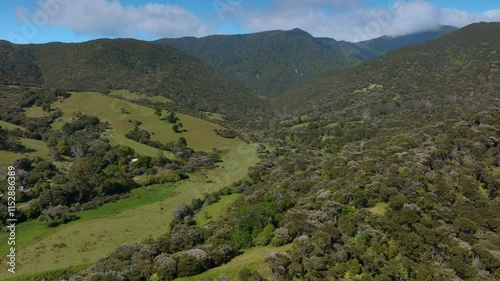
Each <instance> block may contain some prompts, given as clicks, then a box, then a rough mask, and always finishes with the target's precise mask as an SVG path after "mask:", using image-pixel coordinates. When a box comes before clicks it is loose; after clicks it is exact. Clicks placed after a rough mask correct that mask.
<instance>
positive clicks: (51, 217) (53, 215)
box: [38, 205, 80, 227]
mask: <svg viewBox="0 0 500 281" xmlns="http://www.w3.org/2000/svg"><path fill="white" fill-rule="evenodd" d="M79 218H80V217H78V216H77V215H75V214H72V213H71V210H70V209H69V207H67V206H62V205H59V206H56V207H51V208H48V209H46V210H44V211H42V215H41V216H40V217H39V218H38V219H39V220H40V221H41V222H42V223H43V224H45V225H46V226H48V227H56V226H59V225H61V224H65V223H68V222H70V221H73V220H77V219H79Z"/></svg>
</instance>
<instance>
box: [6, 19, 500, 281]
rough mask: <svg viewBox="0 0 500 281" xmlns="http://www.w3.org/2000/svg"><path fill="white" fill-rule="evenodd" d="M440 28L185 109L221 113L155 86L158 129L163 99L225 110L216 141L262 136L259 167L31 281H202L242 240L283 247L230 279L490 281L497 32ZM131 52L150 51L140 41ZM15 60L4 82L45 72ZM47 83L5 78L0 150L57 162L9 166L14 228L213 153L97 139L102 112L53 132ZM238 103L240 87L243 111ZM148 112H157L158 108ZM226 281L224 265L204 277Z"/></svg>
mask: <svg viewBox="0 0 500 281" xmlns="http://www.w3.org/2000/svg"><path fill="white" fill-rule="evenodd" d="M295 32H298V31H295ZM443 33H446V35H443ZM273 34H274V33H270V34H264V35H265V36H271V35H273ZM441 35H442V36H441ZM259 36H263V34H259ZM276 36H278V38H282V37H283V36H287V35H286V34H285V35H284V34H283V33H281V32H280V33H279V34H278V35H276ZM288 36H291V35H290V34H288ZM301 36H306V35H304V34H302V33H301ZM436 37H440V38H438V39H435V40H431V41H429V42H426V43H424V44H420V45H416V46H410V47H406V48H402V49H398V50H395V51H393V52H390V53H388V54H387V55H384V56H381V57H377V58H374V59H372V60H370V61H368V62H365V63H362V64H353V65H351V67H349V68H348V69H346V70H343V71H340V69H336V70H335V71H334V72H337V71H339V72H338V73H335V74H331V75H321V76H320V77H317V78H315V79H311V80H309V81H304V83H297V84H296V85H295V86H294V87H292V88H290V89H287V91H286V92H285V93H283V94H282V95H280V96H279V97H275V98H271V99H263V98H259V96H258V95H256V94H255V92H252V91H249V90H244V89H245V88H244V87H239V86H234V87H237V89H238V92H237V93H236V94H234V95H233V94H228V93H225V94H224V96H220V97H219V99H213V100H210V99H211V96H207V95H200V96H197V98H199V99H200V100H202V101H201V102H199V103H196V104H197V105H205V104H207V105H208V104H211V103H213V102H214V103H221V105H220V107H217V108H224V109H225V111H222V110H221V111H219V110H216V109H215V108H207V107H204V106H201V107H199V108H197V107H192V106H190V105H189V104H185V102H183V101H179V99H175V97H174V96H172V95H166V96H168V97H169V98H172V99H173V100H174V101H176V102H177V101H179V102H178V103H177V104H176V105H164V106H165V108H164V109H166V110H169V113H168V115H166V117H165V118H164V120H163V119H162V122H165V123H166V124H168V128H169V130H170V127H171V128H172V129H171V131H172V133H173V134H179V133H180V132H182V131H183V130H184V128H183V127H184V126H185V125H183V124H182V123H181V122H180V121H179V120H178V118H177V117H176V114H175V112H174V109H175V110H177V109H183V110H184V111H185V112H190V113H192V112H197V113H200V112H201V111H211V112H214V113H217V112H223V113H226V114H228V115H229V117H228V118H227V119H222V120H220V121H219V122H220V123H221V124H224V125H225V126H226V127H225V128H224V129H220V130H219V129H218V130H216V131H215V133H216V134H217V136H219V137H224V138H227V139H236V138H240V139H244V140H245V141H250V142H254V143H256V147H257V152H258V154H259V158H260V161H259V163H258V164H257V165H255V166H254V167H252V168H250V169H249V171H248V176H247V177H245V178H244V179H242V180H239V181H237V182H234V183H233V184H231V185H229V186H221V187H220V189H219V190H218V191H216V192H212V193H207V194H204V196H203V197H202V198H195V199H193V200H192V201H191V203H190V204H181V205H180V206H178V207H177V208H175V210H174V211H173V213H172V217H173V220H172V221H171V222H170V224H169V226H168V227H166V228H165V229H163V230H162V231H163V233H164V235H162V236H161V237H152V238H150V239H147V240H144V241H142V242H140V243H132V244H125V245H122V246H120V247H119V248H117V249H116V250H115V251H113V252H111V253H109V254H108V255H106V256H104V257H102V258H101V259H100V260H99V261H97V262H96V263H95V264H92V265H91V266H89V267H87V268H85V269H83V270H80V269H67V270H59V271H54V272H48V273H42V274H39V275H37V276H33V277H30V278H27V280H69V281H84V280H92V281H98V280H110V281H111V280H124V281H128V280H131V281H132V280H133V281H142V280H144V281H148V280H150V281H154V280H174V279H176V278H183V277H190V276H191V277H192V278H197V277H198V276H201V275H198V274H203V273H204V272H207V271H208V270H210V269H214V268H218V267H221V266H224V265H226V264H229V263H230V262H231V261H232V260H234V259H236V258H237V257H239V256H244V255H245V253H247V251H248V250H250V249H254V248H258V247H283V246H289V247H288V250H283V251H275V252H272V253H271V254H269V255H266V256H262V257H259V260H260V261H261V262H264V263H265V265H266V268H267V269H268V273H269V274H267V275H266V274H264V273H262V271H259V270H258V268H255V267H252V266H251V265H248V266H246V265H245V266H246V267H244V268H242V269H241V270H239V272H238V274H237V276H236V277H235V278H236V280H242V281H247V280H262V281H264V280H275V281H288V280H290V281H291V280H380V281H382V280H443V281H444V280H499V279H500V199H499V198H500V197H499V196H500V131H499V130H500V98H499V92H500V84H499V82H498V81H500V43H499V42H500V24H498V23H479V24H473V25H470V26H467V27H465V28H463V29H461V30H458V31H455V32H452V33H450V32H444V31H443V32H442V33H439V36H437V35H436ZM212 39H213V40H216V39H217V38H212ZM212 39H210V40H212ZM237 39H239V40H242V38H239V37H238V38H237ZM183 40H185V41H186V42H187V41H189V40H190V39H183ZM205 40H209V39H205ZM315 42H318V41H315ZM129 43H131V44H132V45H134V44H136V43H134V42H132V41H131V42H129ZM90 44H97V45H99V44H103V45H104V44H118V45H119V46H122V45H121V44H123V45H124V46H125V45H127V44H125V41H117V42H113V41H111V42H108V41H105V42H99V41H97V42H92V43H86V44H84V46H85V47H89V46H92V45H90ZM137 44H138V43H137ZM144 44H146V43H144ZM242 44H243V43H242ZM373 44H376V43H373ZM384 44H385V43H384ZM382 45H383V44H382ZM0 46H2V44H0ZM3 46H7V47H5V48H7V49H8V48H11V47H12V46H11V47H8V46H9V45H8V44H3ZM55 46H56V45H54V46H52V47H51V48H54V47H55ZM372 46H373V45H372ZM44 48H47V49H45V52H48V51H49V50H50V48H48V47H44ZM81 48H83V47H81ZM123 48H125V47H123ZM127 48H128V47H127ZM148 48H151V49H152V50H153V51H152V53H151V60H153V59H154V56H155V55H156V54H157V53H156V52H160V51H159V50H162V48H167V49H166V50H168V52H173V51H172V50H173V49H170V48H169V47H164V46H160V45H158V44H157V43H151V46H148V47H145V50H147V49H148ZM339 48H340V47H339ZM9 50H10V49H9ZM19 50H21V54H26V53H22V52H28V51H26V50H23V49H22V48H20V49H19ZM42 50H43V48H42ZM40 52H41V51H40ZM89 52H90V51H89ZM33 54H37V53H36V52H35V53H33ZM38 54H40V53H38ZM140 54H141V56H143V57H146V58H148V57H149V56H148V52H146V51H144V53H140ZM179 54H182V55H183V56H186V57H187V58H189V60H190V61H192V62H193V63H198V59H195V58H192V57H190V56H189V55H186V54H184V53H179ZM179 56H180V55H179ZM27 57H29V56H28V55H25V56H21V57H19V58H18V57H16V56H12V59H16V60H20V61H21V62H22V63H16V65H19V67H18V68H15V69H12V68H9V69H10V70H9V71H11V72H10V73H11V74H9V75H10V76H6V77H10V78H8V79H12V77H17V76H18V77H22V75H21V74H19V73H24V72H26V68H28V69H32V73H33V76H30V78H29V79H27V80H25V81H21V80H19V81H20V82H19V83H26V85H28V84H29V83H32V84H37V83H40V78H39V77H40V75H42V76H41V77H42V79H43V81H47V80H46V79H47V78H46V77H50V75H48V74H47V73H48V71H50V69H53V68H52V67H46V66H44V64H43V63H42V62H43V61H42V59H41V58H39V59H38V60H37V61H38V62H39V63H38V64H37V65H40V67H41V68H38V67H35V66H34V65H33V64H32V63H31V62H30V61H29V60H28V59H27ZM183 58H184V57H183ZM179 59H182V58H179ZM205 59H206V58H205ZM320 59H321V58H320ZM127 61H128V62H133V61H134V60H133V59H129V60H127ZM9 63H10V62H9ZM9 63H7V65H8V64H9ZM256 63H258V61H256ZM200 64H201V63H200ZM44 67H46V68H44ZM203 67H205V66H203ZM37 69H38V70H37ZM39 69H41V70H39ZM60 69H62V68H60ZM128 69H133V67H132V66H130V68H128ZM141 69H142V68H141ZM207 69H208V67H207ZM4 71H5V72H6V71H7V70H4ZM209 73H211V75H214V76H213V77H218V75H219V74H215V72H212V70H209ZM16 75H17V76H16ZM20 75H21V76H20ZM46 75H48V76H46ZM199 77H200V76H196V77H194V79H198V78H199ZM6 79H7V78H6ZM75 79H76V78H75ZM199 79H201V78H199ZM221 79H227V78H221ZM236 80H237V79H236ZM9 81H13V80H9ZM51 81H52V82H50V83H54V84H50V83H49V84H45V83H46V82H44V83H42V84H39V85H42V86H43V87H40V88H33V87H27V86H26V87H21V88H12V87H8V86H2V88H0V90H1V93H2V96H1V98H2V99H5V100H8V101H9V102H8V103H5V104H9V105H10V106H6V107H3V108H2V109H1V112H0V119H1V120H3V121H6V122H9V123H11V124H16V125H19V126H22V127H24V128H28V129H27V130H26V131H21V130H12V129H5V128H2V129H1V130H2V132H4V134H2V138H1V139H0V146H1V147H0V148H1V149H2V150H5V151H16V150H19V151H22V150H24V149H26V147H23V145H22V144H21V143H20V142H19V139H18V138H20V137H23V138H29V139H38V140H43V141H44V142H45V143H47V146H48V147H49V148H50V157H51V159H52V160H46V159H19V160H17V161H16V162H15V163H14V165H15V166H16V167H17V168H18V169H21V170H23V171H25V173H24V174H23V177H22V179H21V180H22V181H23V183H25V185H27V186H32V189H31V191H30V192H28V193H25V195H24V196H26V198H24V199H23V201H28V200H31V199H36V202H37V203H36V204H31V205H30V208H28V209H26V210H23V216H24V218H23V219H24V220H29V219H39V220H41V221H43V222H44V223H46V225H47V226H48V227H56V226H58V225H60V224H64V223H68V222H70V221H72V220H77V219H78V217H76V216H74V215H73V211H75V210H76V209H77V208H78V209H81V208H97V207H98V206H102V205H103V204H106V203H108V202H112V201H118V200H121V199H123V198H125V197H126V196H129V195H130V190H133V189H136V188H139V186H148V185H150V184H162V183H163V184H164V183H172V182H178V181H182V180H185V179H186V178H187V177H189V175H190V173H192V172H194V171H197V170H201V169H206V170H210V169H213V168H215V167H216V165H217V163H219V162H220V159H221V158H220V157H221V155H220V153H219V151H217V150H213V151H212V152H206V151H196V150H194V149H192V148H190V147H189V145H190V143H189V139H188V140H186V139H184V138H181V137H179V138H178V140H177V141H171V142H159V141H157V140H154V139H153V136H152V133H151V132H149V131H148V130H147V129H145V128H144V125H145V124H142V123H141V122H137V121H136V122H134V121H133V120H130V122H132V123H133V130H131V131H129V132H128V133H127V134H126V138H127V139H129V140H132V141H135V142H138V143H141V144H144V145H147V146H150V147H154V148H155V149H158V155H157V156H156V157H151V156H144V155H140V154H139V153H137V152H135V151H134V150H133V149H131V148H130V147H126V146H112V145H110V144H109V141H107V140H106V139H105V138H102V134H104V133H105V132H106V131H107V130H108V129H109V126H110V125H109V123H107V122H106V121H104V120H100V119H99V118H98V117H96V116H90V115H86V114H79V115H77V116H75V117H74V118H75V120H74V122H71V123H66V124H65V125H63V126H62V127H61V130H59V131H54V130H50V124H52V123H53V122H54V120H56V119H57V118H60V116H61V113H60V112H58V111H57V110H52V111H51V110H50V104H53V103H54V102H58V101H63V100H65V99H68V98H69V97H70V95H71V94H70V93H69V91H66V90H60V89H59V90H58V89H53V86H54V85H57V84H58V82H57V81H54V80H51ZM204 81H205V80H199V81H198V82H199V84H198V85H203V83H204ZM223 81H225V80H223ZM227 81H229V80H227ZM132 82H133V81H131V82H130V83H132ZM212 82H213V83H214V85H219V84H217V83H218V81H214V80H212ZM216 82H217V83H216ZM240 82H241V81H240ZM68 83H69V82H68ZM228 83H229V82H228ZM232 83H235V82H230V84H223V85H233V84H232ZM243 84H244V83H243ZM130 85H131V87H132V84H130ZM196 85H197V84H195V85H190V86H193V87H196ZM234 85H236V84H234ZM63 86H64V87H70V85H66V84H65V85H63ZM101 86H104V85H101ZM244 86H248V85H244ZM228 87H229V86H228ZM231 87H232V86H231ZM215 89H219V88H215ZM227 89H228V88H222V89H221V91H225V90H227ZM96 90H99V89H96ZM280 90H282V89H280ZM240 91H243V92H240ZM191 93H192V94H193V95H196V93H197V92H196V90H193V91H192V92H191ZM210 93H212V94H214V95H215V93H216V90H214V92H210ZM241 95H247V96H246V97H245V98H243V99H242V101H241V103H239V101H238V99H239V98H240V97H241ZM20 97H22V98H20ZM226 97H227V99H226ZM205 99H209V100H210V101H204V100H205ZM181 100H182V99H181ZM234 103H236V104H234ZM32 105H38V106H44V108H46V109H47V111H48V113H47V115H46V116H45V117H42V118H33V117H28V116H26V115H23V114H21V115H18V114H15V113H16V112H23V111H24V110H25V108H28V107H30V106H32ZM193 108H196V110H195V109H193ZM209 109H210V110H209ZM153 110H154V114H156V113H157V112H158V113H159V115H161V114H162V112H161V110H162V109H160V108H158V109H151V111H153ZM124 114H126V113H124ZM193 114H194V113H193ZM60 159H66V160H68V161H71V162H72V165H71V167H70V168H69V169H67V171H66V170H60V169H59V168H57V167H56V166H55V165H54V164H53V163H52V161H56V160H60ZM132 161H133V162H132ZM137 177H139V178H141V179H142V180H141V181H137ZM231 195H240V196H239V197H238V199H237V200H236V201H235V202H233V203H232V204H230V206H229V207H228V208H227V210H223V214H222V215H221V216H220V217H218V218H216V219H213V220H212V221H210V223H208V224H204V225H201V224H199V221H198V220H197V219H196V217H197V216H199V215H200V214H202V212H203V210H204V209H205V208H207V207H209V206H211V205H214V204H217V203H218V202H220V201H221V200H222V198H223V197H225V196H231ZM4 212H5V210H3V212H2V219H4V220H5V219H6V216H5V214H3V213H4ZM199 279H203V280H212V279H211V278H208V277H200V278H199ZM228 279H229V278H228V277H227V276H226V275H225V274H224V272H222V273H221V274H220V276H218V277H216V280H228ZM195 280H196V279H195Z"/></svg>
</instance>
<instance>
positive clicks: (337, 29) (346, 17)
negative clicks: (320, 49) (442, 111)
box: [0, 0, 500, 43]
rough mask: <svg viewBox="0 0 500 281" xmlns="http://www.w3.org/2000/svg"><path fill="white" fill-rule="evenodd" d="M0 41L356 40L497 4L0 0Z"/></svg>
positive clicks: (498, 14) (482, 15) (485, 0)
mask: <svg viewBox="0 0 500 281" xmlns="http://www.w3.org/2000/svg"><path fill="white" fill-rule="evenodd" d="M0 21H1V24H0V38H1V39H4V40H9V41H12V42H15V43H45V42H51V41H61V42H81V41H87V40H91V39H95V38H101V37H107V38H117V37H131V38H137V39H142V40H154V39H158V38H164V37H182V36H197V37H201V36H206V35H210V34H236V33H250V32H259V31H265V30H274V29H284V30H288V29H293V28H295V27H298V28H301V29H304V30H306V31H307V32H309V33H311V34H312V35H314V36H324V37H332V38H335V39H338V40H346V41H361V40H367V39H371V38H375V37H379V36H382V35H391V36H398V35H404V34H409V33H412V32H418V31H421V30H426V29H432V28H435V27H437V26H439V25H453V26H456V27H463V26H465V25H468V24H470V23H473V22H478V21H500V1H498V0H479V1H478V0H475V1H471V0H454V1H448V0H446V1H445V0H389V1H382V0H192V1H187V0H141V1H133V0H18V1H7V0H3V1H0Z"/></svg>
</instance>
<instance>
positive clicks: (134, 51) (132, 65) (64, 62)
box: [0, 39, 263, 113]
mask: <svg viewBox="0 0 500 281" xmlns="http://www.w3.org/2000/svg"><path fill="white" fill-rule="evenodd" d="M0 47H1V50H2V51H3V52H4V53H5V56H1V57H2V59H4V58H7V61H6V63H4V64H0V66H1V69H0V81H4V82H3V83H5V84H22V85H25V84H34V85H39V86H43V87H47V88H62V89H67V90H74V91H99V92H109V91H110V90H118V89H129V90H131V91H134V92H141V93H144V94H149V95H161V96H164V97H167V98H170V99H172V100H174V101H176V102H177V103H178V104H179V105H181V106H182V107H184V108H187V109H194V110H201V111H209V112H218V113H228V112H233V113H234V112H237V111H241V110H243V111H245V110H247V109H250V108H253V109H255V108H258V107H259V106H260V105H262V104H263V101H262V100H261V99H259V98H257V96H256V95H255V94H254V93H252V92H251V91H248V90H245V89H242V88H240V87H239V86H238V85H237V84H235V83H234V82H232V81H230V80H228V79H226V78H223V77H221V76H220V75H218V74H216V73H215V72H214V71H213V70H212V69H210V68H209V67H207V66H205V65H203V64H202V63H201V62H200V61H199V60H198V59H197V58H195V57H193V56H190V55H188V54H185V53H183V52H181V51H178V50H176V49H174V48H171V47H168V46H160V45H156V44H151V43H148V42H142V41H137V40H131V39H117V40H108V39H102V40H95V41H90V42H85V43H79V44H63V43H50V44H43V45H13V44H10V43H8V42H5V41H4V42H1V43H0ZM14 66H15V67H14Z"/></svg>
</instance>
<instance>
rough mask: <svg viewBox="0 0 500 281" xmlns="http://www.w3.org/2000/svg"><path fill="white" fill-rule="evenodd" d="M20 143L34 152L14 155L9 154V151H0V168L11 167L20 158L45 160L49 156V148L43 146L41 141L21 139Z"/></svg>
mask: <svg viewBox="0 0 500 281" xmlns="http://www.w3.org/2000/svg"><path fill="white" fill-rule="evenodd" d="M21 143H22V144H24V146H26V148H30V149H33V150H36V151H35V152H29V153H16V152H10V151H0V154H1V157H0V168H5V167H7V166H9V165H11V164H12V162H14V161H15V160H17V159H20V158H24V157H28V158H29V157H42V158H47V157H48V156H49V148H48V147H47V144H45V143H44V142H42V141H38V140H32V139H25V138H21Z"/></svg>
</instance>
